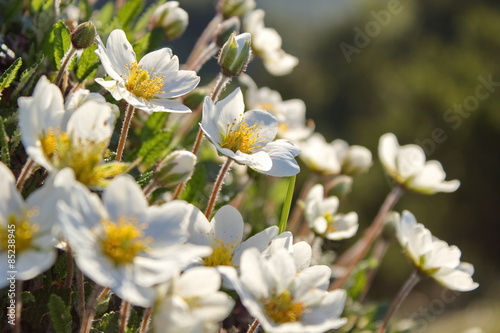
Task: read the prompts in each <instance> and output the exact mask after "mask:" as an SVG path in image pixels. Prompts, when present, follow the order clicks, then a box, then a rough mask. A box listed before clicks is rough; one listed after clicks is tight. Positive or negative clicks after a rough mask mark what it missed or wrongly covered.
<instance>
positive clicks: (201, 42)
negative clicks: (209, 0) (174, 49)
mask: <svg viewBox="0 0 500 333" xmlns="http://www.w3.org/2000/svg"><path fill="white" fill-rule="evenodd" d="M221 22H222V15H220V14H217V15H215V17H214V18H213V19H212V21H210V23H208V25H207V27H206V28H205V30H204V31H203V32H202V34H201V36H200V38H199V39H198V40H197V41H196V44H195V45H194V47H193V50H192V51H191V54H190V55H189V57H188V59H187V61H186V64H185V65H184V68H183V69H185V70H192V69H193V68H194V67H193V65H194V64H196V63H197V61H198V58H199V57H200V54H203V50H204V49H205V48H206V47H207V44H208V43H209V42H210V40H211V39H212V38H213V37H214V35H215V31H216V30H217V27H218V26H219V24H220V23H221Z"/></svg>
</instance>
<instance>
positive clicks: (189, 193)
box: [179, 163, 207, 203]
mask: <svg viewBox="0 0 500 333" xmlns="http://www.w3.org/2000/svg"><path fill="white" fill-rule="evenodd" d="M206 185H207V172H206V168H205V165H204V164H203V163H198V164H197V165H196V168H195V170H194V173H193V176H191V179H190V180H189V181H188V183H187V184H186V187H185V188H184V191H182V193H181V195H180V197H179V199H181V200H186V201H187V202H191V203H192V202H194V201H195V200H198V199H199V197H200V196H201V195H203V193H205V186H206Z"/></svg>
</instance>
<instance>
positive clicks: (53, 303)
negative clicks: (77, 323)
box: [48, 294, 72, 333]
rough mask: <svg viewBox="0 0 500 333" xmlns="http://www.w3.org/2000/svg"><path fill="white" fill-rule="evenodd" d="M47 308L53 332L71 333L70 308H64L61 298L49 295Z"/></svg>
mask: <svg viewBox="0 0 500 333" xmlns="http://www.w3.org/2000/svg"><path fill="white" fill-rule="evenodd" d="M48 308H49V315H50V319H51V321H52V326H53V327H54V331H55V332H56V333H71V324H72V318H71V306H66V304H65V303H64V301H63V299H62V298H61V297H59V296H57V295H55V294H51V295H50V298H49V303H48Z"/></svg>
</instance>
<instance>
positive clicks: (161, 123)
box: [141, 112, 169, 142]
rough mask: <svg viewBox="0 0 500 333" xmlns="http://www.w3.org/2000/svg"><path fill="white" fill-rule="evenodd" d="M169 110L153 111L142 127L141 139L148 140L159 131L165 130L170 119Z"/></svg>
mask: <svg viewBox="0 0 500 333" xmlns="http://www.w3.org/2000/svg"><path fill="white" fill-rule="evenodd" d="M168 117H169V113H168V112H153V114H152V115H150V116H149V117H148V119H147V120H146V122H145V123H144V127H143V128H142V129H141V141H142V142H144V141H147V140H149V139H151V138H152V137H154V136H155V135H156V134H158V133H159V132H161V131H163V129H164V128H165V124H166V122H167V120H168Z"/></svg>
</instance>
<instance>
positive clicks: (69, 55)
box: [56, 44, 76, 88]
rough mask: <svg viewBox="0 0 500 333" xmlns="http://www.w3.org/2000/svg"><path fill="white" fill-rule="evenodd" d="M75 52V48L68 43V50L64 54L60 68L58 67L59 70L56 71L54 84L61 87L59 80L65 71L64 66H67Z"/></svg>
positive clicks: (60, 80)
mask: <svg viewBox="0 0 500 333" xmlns="http://www.w3.org/2000/svg"><path fill="white" fill-rule="evenodd" d="M75 53H76V49H75V48H74V47H73V45H71V44H70V46H69V50H68V52H67V53H66V54H65V55H64V57H63V60H62V64H61V68H60V69H59V72H58V73H57V77H56V85H57V86H58V87H59V88H61V82H62V79H63V76H64V73H65V72H66V68H67V67H68V64H69V62H70V61H71V59H72V58H73V56H74V55H75Z"/></svg>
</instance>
